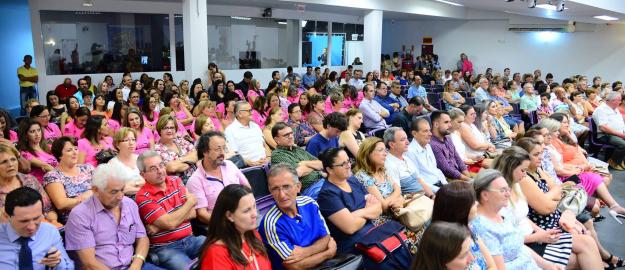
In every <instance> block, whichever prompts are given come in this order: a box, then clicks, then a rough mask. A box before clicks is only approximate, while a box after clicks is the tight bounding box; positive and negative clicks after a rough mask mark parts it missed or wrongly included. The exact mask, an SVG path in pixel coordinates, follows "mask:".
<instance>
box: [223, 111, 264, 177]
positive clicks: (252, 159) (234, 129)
mask: <svg viewBox="0 0 625 270" xmlns="http://www.w3.org/2000/svg"><path fill="white" fill-rule="evenodd" d="M251 111H252V106H250V104H249V103H247V101H237V103H235V105H234V115H235V116H236V119H235V120H234V121H232V124H230V125H229V126H228V127H227V128H226V130H225V131H224V135H225V137H226V141H227V142H228V145H229V146H230V148H231V149H230V150H233V151H235V152H237V153H239V154H240V155H241V157H243V161H244V162H245V165H247V166H260V165H263V164H265V163H267V161H269V158H268V157H267V156H268V152H269V151H268V147H267V146H266V144H265V139H264V138H263V131H262V130H261V129H260V127H259V126H258V124H256V123H254V121H252V114H251ZM269 153H270V152H269Z"/></svg>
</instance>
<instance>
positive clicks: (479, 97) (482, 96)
mask: <svg viewBox="0 0 625 270" xmlns="http://www.w3.org/2000/svg"><path fill="white" fill-rule="evenodd" d="M487 99H488V92H486V90H484V88H482V87H480V88H478V89H476V90H475V103H476V104H477V103H482V101H484V100H487Z"/></svg>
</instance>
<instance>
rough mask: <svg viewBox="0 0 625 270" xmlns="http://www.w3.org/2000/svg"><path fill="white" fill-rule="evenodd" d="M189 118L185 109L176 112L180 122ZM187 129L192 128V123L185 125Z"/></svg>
mask: <svg viewBox="0 0 625 270" xmlns="http://www.w3.org/2000/svg"><path fill="white" fill-rule="evenodd" d="M184 119H187V113H186V112H185V111H184V110H180V111H177V112H176V121H177V122H178V123H182V120H184ZM183 126H184V128H185V129H186V130H190V129H191V123H189V124H186V125H183Z"/></svg>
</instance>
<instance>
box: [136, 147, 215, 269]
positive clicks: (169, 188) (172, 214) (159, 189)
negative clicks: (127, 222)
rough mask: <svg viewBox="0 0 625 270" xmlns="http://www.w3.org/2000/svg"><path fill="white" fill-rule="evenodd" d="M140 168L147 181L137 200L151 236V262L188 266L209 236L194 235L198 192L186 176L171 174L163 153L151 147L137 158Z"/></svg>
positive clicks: (160, 265) (164, 266)
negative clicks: (189, 185)
mask: <svg viewBox="0 0 625 270" xmlns="http://www.w3.org/2000/svg"><path fill="white" fill-rule="evenodd" d="M137 168H138V169H139V172H140V173H141V176H142V177H143V179H145V185H144V186H143V187H141V189H139V191H137V195H136V197H135V201H136V202H137V205H138V206H139V215H140V216H141V219H142V220H143V223H144V224H146V225H145V228H146V231H147V233H148V236H149V239H150V252H149V253H148V258H147V259H148V262H151V263H153V264H156V265H157V266H159V267H163V268H166V269H184V268H185V267H186V265H187V264H188V263H189V262H190V261H191V260H193V259H195V258H197V257H198V256H199V254H200V252H201V250H202V248H201V247H202V244H203V243H204V240H205V239H206V237H204V236H193V232H192V230H191V223H190V222H189V221H190V220H191V219H194V218H195V205H196V203H197V200H196V199H195V196H194V195H193V194H191V193H189V192H187V189H186V188H185V186H184V184H183V183H182V179H180V177H177V176H168V175H167V172H166V171H165V164H164V163H163V159H162V158H161V156H160V155H159V154H158V153H156V152H154V151H152V150H148V151H145V152H143V153H141V155H139V157H138V158H137Z"/></svg>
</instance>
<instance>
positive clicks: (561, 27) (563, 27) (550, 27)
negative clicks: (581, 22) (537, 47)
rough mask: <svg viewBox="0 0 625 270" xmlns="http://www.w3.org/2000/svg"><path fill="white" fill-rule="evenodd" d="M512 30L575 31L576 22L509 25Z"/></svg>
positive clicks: (509, 29)
mask: <svg viewBox="0 0 625 270" xmlns="http://www.w3.org/2000/svg"><path fill="white" fill-rule="evenodd" d="M508 31H511V32H545V31H548V32H565V33H572V32H575V25H574V24H526V25H521V24H511V25H509V26H508Z"/></svg>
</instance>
